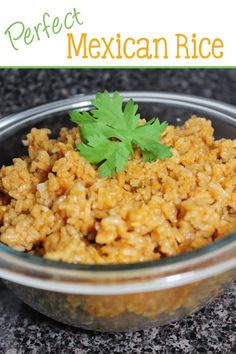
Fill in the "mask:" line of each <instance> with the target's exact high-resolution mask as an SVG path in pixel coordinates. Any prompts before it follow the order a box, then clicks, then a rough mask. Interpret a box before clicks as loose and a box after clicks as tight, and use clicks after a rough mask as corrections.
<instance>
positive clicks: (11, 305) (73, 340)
mask: <svg viewBox="0 0 236 354" xmlns="http://www.w3.org/2000/svg"><path fill="white" fill-rule="evenodd" d="M105 88H106V89H108V90H110V91H112V90H115V89H116V90H158V91H169V92H183V93H188V94H195V95H200V96H204V97H211V98H215V99H218V100H222V101H225V102H229V103H232V104H235V105H236V70H206V69H203V70H151V69H150V70H115V69H113V70H105V69H104V70H75V69H73V70H47V71H45V70H0V116H1V115H4V114H7V113H12V112H14V111H16V110H19V109H24V108H27V107H30V106H35V105H38V104H40V103H44V102H48V101H51V100H56V99H60V98H65V97H69V96H71V95H74V94H77V93H91V92H96V91H97V90H103V89H105ZM235 299H236V283H235V284H234V285H232V286H231V287H230V288H229V289H228V290H227V291H226V292H225V294H224V295H223V296H221V297H220V298H219V299H217V300H215V301H214V302H213V303H211V304H209V305H207V306H206V307H205V308H204V309H202V310H201V311H199V312H198V313H196V314H195V315H193V316H191V317H187V318H185V319H184V320H182V321H181V322H177V323H173V324H170V325H166V326H163V327H161V328H153V329H150V330H146V331H140V332H135V333H129V332H128V333H120V334H111V333H105V334H99V333H93V332H86V331H83V330H78V329H74V328H70V327H67V326H65V325H62V324H60V323H57V322H55V321H52V320H50V319H48V318H47V317H45V316H43V315H40V314H39V313H37V312H36V311H34V310H32V309H31V308H29V307H28V306H26V305H24V304H23V303H22V302H21V301H20V300H18V299H17V298H16V297H15V296H14V295H13V294H11V293H10V292H9V291H8V290H7V289H6V288H5V287H4V286H3V284H2V283H1V282H0V354H2V353H3V354H5V353H6V354H24V353H33V354H37V353H40V354H44V353H45V354H46V353H53V354H54V353H55V354H63V353H65V354H70V353H71V354H72V353H73V354H95V353H96V354H103V353H104V354H106V353H108V354H112V353H124V354H136V353H137V354H138V353H139V354H149V353H150V354H152V353H164V354H169V353H170V354H172V353H173V354H177V353H178V354H181V353H190V354H198V353H206V354H235V353H236V300H235Z"/></svg>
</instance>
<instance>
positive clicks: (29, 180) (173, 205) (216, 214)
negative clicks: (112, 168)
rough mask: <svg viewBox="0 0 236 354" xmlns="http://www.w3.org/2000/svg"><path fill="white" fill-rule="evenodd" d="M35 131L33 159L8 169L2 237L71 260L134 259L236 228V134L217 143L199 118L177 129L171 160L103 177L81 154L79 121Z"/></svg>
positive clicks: (1, 205) (0, 203)
mask: <svg viewBox="0 0 236 354" xmlns="http://www.w3.org/2000/svg"><path fill="white" fill-rule="evenodd" d="M50 133H51V132H50V130H49V129H36V128H34V129H32V130H31V132H30V133H29V134H28V135H27V139H26V140H25V141H24V144H25V145H26V146H28V152H29V154H28V156H27V157H24V158H21V159H20V158H16V159H14V160H13V165H11V166H8V167H5V166H3V167H2V168H1V170H0V226H1V227H0V234H1V238H0V239H1V241H2V242H3V243H5V244H7V245H9V246H10V247H13V248H14V249H17V250H20V251H31V252H33V253H35V254H39V255H43V256H44V257H45V258H48V259H53V260H60V261H64V262H69V263H100V264H101V263H130V262H141V261H147V260H153V259H159V258H160V257H166V256H173V255H176V254H179V253H182V252H186V251H189V250H193V249H196V248H199V247H202V246H204V245H207V244H209V243H211V242H213V241H214V240H216V239H218V238H220V237H222V236H224V235H226V234H228V233H230V232H231V231H233V230H235V229H236V218H235V213H236V174H235V171H236V159H235V158H236V140H229V139H221V140H214V137H213V128H212V126H211V122H210V121H209V120H206V119H204V118H198V117H195V116H193V117H192V118H191V119H189V120H188V121H187V122H186V123H185V124H184V125H183V126H181V127H173V126H169V127H168V128H167V129H166V131H165V133H164V135H163V137H162V142H163V143H165V144H167V145H170V146H171V147H172V152H173V157H171V158H170V159H166V160H165V161H156V162H154V163H147V162H144V161H143V159H142V158H141V156H140V152H139V150H136V151H135V157H134V159H133V160H130V161H129V163H128V165H127V167H126V170H125V171H124V172H122V173H119V174H117V175H116V176H114V177H113V178H109V179H108V178H107V179H101V178H99V177H98V172H97V169H96V167H95V166H93V165H91V164H90V163H89V162H87V161H86V160H84V159H83V158H82V157H81V156H80V155H79V154H78V153H77V152H75V151H74V147H75V145H76V143H78V142H79V141H80V136H79V130H78V129H77V128H73V129H67V128H62V129H61V132H60V136H59V138H58V139H57V140H53V139H49V135H50Z"/></svg>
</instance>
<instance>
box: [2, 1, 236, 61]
mask: <svg viewBox="0 0 236 354" xmlns="http://www.w3.org/2000/svg"><path fill="white" fill-rule="evenodd" d="M1 3H2V4H1V5H0V66H236V40H235V33H234V29H233V28H234V23H235V11H234V8H235V5H234V3H235V1H234V0H232V1H231V0H226V1H217V0H214V1H212V0H208V1H207V0H198V1H191V0H178V1H177V0H176V1H175V0H162V1H160V0H145V1H138V0H119V1H115V0H77V1H76V0H71V1H65V0H50V1H48V0H40V1H32V0H21V1H15V0H8V1H6V2H5V1H4V2H3V1H2V2H1ZM73 8H76V10H77V11H79V12H80V15H79V18H80V20H81V21H83V24H82V25H79V24H77V23H75V24H74V26H73V27H72V29H70V30H67V29H66V28H64V27H63V29H62V30H61V32H60V33H59V34H56V35H55V34H53V33H52V30H51V28H49V29H48V31H49V35H50V38H48V37H47V35H46V32H45V31H44V32H41V30H42V29H43V27H42V26H41V27H40V26H39V27H38V31H39V36H40V40H38V39H37V35H36V34H35V29H34V26H36V27H37V25H38V24H39V23H40V22H42V19H43V14H44V13H46V12H47V13H48V14H49V15H50V17H49V16H46V20H47V23H48V24H52V22H53V19H54V18H55V17H56V16H58V17H59V18H60V20H62V21H64V18H65V15H66V13H68V12H71V11H72V10H73ZM17 21H21V22H22V23H24V26H25V31H26V29H27V28H30V29H31V33H30V35H31V36H32V35H33V34H34V40H33V41H32V43H31V44H30V45H26V44H25V43H24V41H23V34H22V36H20V34H21V30H22V28H23V27H22V25H20V24H17V25H14V26H12V27H11V36H12V37H20V38H19V39H18V40H14V45H15V46H16V47H17V48H18V49H19V50H15V49H14V48H13V46H12V44H11V42H10V38H9V32H8V34H7V35H6V34H4V33H5V32H6V30H7V28H8V27H9V26H10V25H11V24H12V23H14V22H17ZM69 32H70V33H73V35H74V39H75V42H76V43H77V44H78V41H79V38H80V36H81V34H82V33H87V36H88V38H93V37H96V38H98V39H99V38H101V37H105V38H106V39H107V40H108V41H109V39H110V37H113V36H114V37H116V34H117V33H120V34H121V38H122V39H125V38H127V37H133V38H134V39H138V38H139V37H146V38H148V39H150V41H152V39H153V38H158V37H165V38H166V40H167V42H168V59H164V58H163V57H162V56H160V58H159V59H156V58H151V59H139V58H137V57H135V58H133V59H126V58H123V59H111V58H110V57H109V56H108V57H107V58H106V59H102V58H96V59H93V58H90V57H88V58H86V59H83V58H82V57H81V55H80V56H78V57H76V56H74V55H73V56H72V59H68V58H67V55H68V41H67V33H69ZM24 33H25V32H24ZM176 33H183V34H185V35H186V36H188V37H189V40H190V39H191V36H192V34H193V33H196V35H197V40H199V39H200V38H202V37H208V38H209V39H210V40H213V39H214V38H221V39H222V41H223V42H224V48H223V50H222V51H223V57H222V58H220V59H216V58H214V57H210V58H208V59H202V58H198V59H192V58H190V59H185V58H184V56H183V57H182V58H181V59H176V57H175V56H176V37H175V34H176ZM28 35H29V30H28ZM30 38H31V37H30V36H29V38H28V40H30ZM113 44H114V46H112V47H111V49H112V48H113V50H115V49H116V47H115V42H114V43H113ZM129 48H131V47H129ZM191 48H192V47H191V46H189V50H190V52H191ZM131 49H132V48H131ZM101 51H102V52H103V50H101ZM219 51H220V50H218V52H219ZM95 52H96V51H95ZM160 53H161V52H160ZM182 53H183V51H182Z"/></svg>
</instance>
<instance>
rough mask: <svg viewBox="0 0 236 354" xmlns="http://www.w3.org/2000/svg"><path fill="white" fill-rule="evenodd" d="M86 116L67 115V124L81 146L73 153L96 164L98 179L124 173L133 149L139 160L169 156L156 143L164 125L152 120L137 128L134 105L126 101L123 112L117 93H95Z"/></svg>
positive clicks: (137, 119) (164, 146) (164, 123)
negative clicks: (77, 134)
mask: <svg viewBox="0 0 236 354" xmlns="http://www.w3.org/2000/svg"><path fill="white" fill-rule="evenodd" d="M92 104H93V105H94V107H95V108H94V109H93V110H91V111H90V112H82V113H80V112H71V113H70V117H71V120H72V121H73V122H74V123H76V124H77V125H78V126H79V129H80V133H81V137H82V139H83V143H82V144H78V145H77V146H76V150H77V151H79V153H80V154H81V155H82V156H83V157H84V158H85V159H86V160H87V161H89V162H90V163H94V164H99V167H98V169H99V175H100V176H101V177H111V176H112V175H113V174H114V173H115V172H121V171H123V170H124V169H125V166H126V164H127V162H128V158H129V156H133V147H134V146H136V147H139V148H140V150H141V153H142V156H143V159H144V160H145V161H148V162H154V161H156V160H157V159H161V160H163V159H166V158H169V157H171V156H172V153H171V151H170V148H169V147H168V146H166V145H163V144H161V143H160V138H161V134H162V133H163V132H164V130H165V129H166V127H167V125H168V124H167V123H166V122H163V123H160V121H159V119H156V118H153V119H151V120H149V121H148V122H146V123H145V124H142V125H140V114H139V113H137V111H138V105H137V104H135V103H134V102H133V100H129V101H128V103H127V104H126V105H125V107H124V109H123V98H122V97H121V96H120V94H119V93H118V92H114V93H113V95H109V93H108V92H107V91H105V92H103V93H97V95H96V98H95V99H94V100H92Z"/></svg>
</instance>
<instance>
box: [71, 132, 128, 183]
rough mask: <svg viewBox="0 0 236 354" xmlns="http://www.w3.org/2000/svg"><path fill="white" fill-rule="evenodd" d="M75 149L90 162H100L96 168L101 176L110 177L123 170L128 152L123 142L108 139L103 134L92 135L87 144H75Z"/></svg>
mask: <svg viewBox="0 0 236 354" xmlns="http://www.w3.org/2000/svg"><path fill="white" fill-rule="evenodd" d="M76 150H77V151H79V152H80V154H81V155H82V156H83V157H84V158H85V159H86V160H87V161H89V162H91V163H95V164H97V163H101V164H100V166H99V168H98V170H99V174H100V176H101V177H111V176H112V175H113V174H114V173H115V172H121V171H123V170H124V168H125V166H126V164H127V162H128V157H129V154H130V151H129V148H128V147H127V145H126V144H124V143H123V142H118V141H110V140H109V139H107V138H106V137H104V136H103V135H93V136H90V138H89V139H88V142H87V144H77V146H76Z"/></svg>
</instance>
